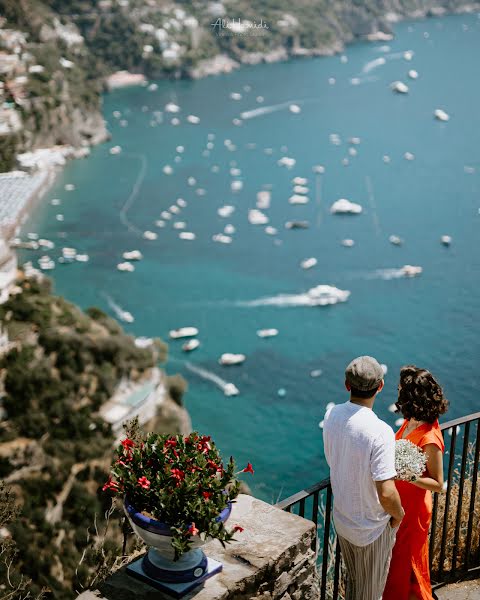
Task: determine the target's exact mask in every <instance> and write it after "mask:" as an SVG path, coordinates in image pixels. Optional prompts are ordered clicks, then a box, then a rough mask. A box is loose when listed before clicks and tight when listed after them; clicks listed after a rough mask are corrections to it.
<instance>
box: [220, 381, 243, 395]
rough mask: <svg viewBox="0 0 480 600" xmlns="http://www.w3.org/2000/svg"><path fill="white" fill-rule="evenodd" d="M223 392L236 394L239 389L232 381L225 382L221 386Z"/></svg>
mask: <svg viewBox="0 0 480 600" xmlns="http://www.w3.org/2000/svg"><path fill="white" fill-rule="evenodd" d="M223 393H224V394H225V396H238V394H239V393H240V391H239V389H238V388H237V387H236V386H235V385H233V383H226V384H225V385H224V387H223Z"/></svg>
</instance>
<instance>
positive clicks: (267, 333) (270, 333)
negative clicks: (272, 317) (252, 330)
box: [257, 328, 278, 338]
mask: <svg viewBox="0 0 480 600" xmlns="http://www.w3.org/2000/svg"><path fill="white" fill-rule="evenodd" d="M257 335H258V337H260V338H270V337H275V336H276V335H278V329H275V328H271V329H259V330H258V331H257Z"/></svg>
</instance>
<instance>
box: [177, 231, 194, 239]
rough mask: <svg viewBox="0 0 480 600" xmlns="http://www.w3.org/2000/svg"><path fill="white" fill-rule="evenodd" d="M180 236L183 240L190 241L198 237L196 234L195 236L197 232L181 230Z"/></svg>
mask: <svg viewBox="0 0 480 600" xmlns="http://www.w3.org/2000/svg"><path fill="white" fill-rule="evenodd" d="M178 237H179V238H180V239H181V240H189V241H192V240H194V239H195V237H196V236H195V234H194V233H192V232H191V231H181V232H180V233H179V234H178Z"/></svg>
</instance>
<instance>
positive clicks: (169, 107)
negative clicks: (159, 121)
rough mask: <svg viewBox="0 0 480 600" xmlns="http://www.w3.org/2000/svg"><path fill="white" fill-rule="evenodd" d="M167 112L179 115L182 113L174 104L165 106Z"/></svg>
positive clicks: (170, 103)
mask: <svg viewBox="0 0 480 600" xmlns="http://www.w3.org/2000/svg"><path fill="white" fill-rule="evenodd" d="M165 111H166V112H169V113H178V112H180V107H179V106H178V105H177V104H175V103H174V102H169V103H168V104H166V105H165Z"/></svg>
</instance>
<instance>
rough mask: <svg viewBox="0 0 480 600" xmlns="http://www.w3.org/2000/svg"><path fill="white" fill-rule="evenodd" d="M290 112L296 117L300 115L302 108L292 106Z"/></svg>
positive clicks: (289, 108) (295, 105) (296, 105)
mask: <svg viewBox="0 0 480 600" xmlns="http://www.w3.org/2000/svg"><path fill="white" fill-rule="evenodd" d="M288 110H289V111H290V112H291V113H293V114H294V115H298V113H300V112H302V109H301V108H300V106H298V104H290V106H289V107H288Z"/></svg>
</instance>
